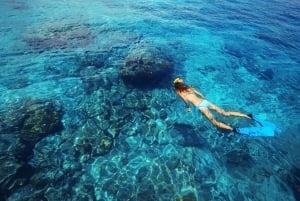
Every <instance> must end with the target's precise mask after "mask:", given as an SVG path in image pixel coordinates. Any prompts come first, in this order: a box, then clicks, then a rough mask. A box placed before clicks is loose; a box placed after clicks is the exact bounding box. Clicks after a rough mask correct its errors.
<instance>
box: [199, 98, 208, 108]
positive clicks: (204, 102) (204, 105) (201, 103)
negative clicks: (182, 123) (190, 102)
mask: <svg viewBox="0 0 300 201" xmlns="http://www.w3.org/2000/svg"><path fill="white" fill-rule="evenodd" d="M209 106H210V102H209V101H207V100H203V101H201V102H200V103H198V105H197V106H196V107H197V108H199V109H201V108H209Z"/></svg>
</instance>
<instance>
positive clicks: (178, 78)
mask: <svg viewBox="0 0 300 201" xmlns="http://www.w3.org/2000/svg"><path fill="white" fill-rule="evenodd" d="M180 79H181V78H180V77H177V78H176V79H175V80H174V81H173V84H176V83H177V82H178V81H179V80H180Z"/></svg>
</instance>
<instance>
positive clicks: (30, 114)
mask: <svg viewBox="0 0 300 201" xmlns="http://www.w3.org/2000/svg"><path fill="white" fill-rule="evenodd" d="M8 108H10V110H9V111H6V112H4V113H3V114H2V115H1V116H0V117H1V118H0V119H1V123H0V131H1V132H5V133H15V134H17V137H18V138H20V139H21V140H22V141H25V142H30V143H31V144H35V143H36V142H37V141H39V140H40V139H41V138H42V137H45V136H46V135H48V134H51V133H55V132H58V131H61V130H62V129H63V125H62V122H61V120H62V115H63V112H62V110H61V107H60V106H59V105H58V104H56V103H55V102H54V101H51V100H41V99H31V98H23V99H20V100H18V101H15V102H13V103H11V105H9V107H8Z"/></svg>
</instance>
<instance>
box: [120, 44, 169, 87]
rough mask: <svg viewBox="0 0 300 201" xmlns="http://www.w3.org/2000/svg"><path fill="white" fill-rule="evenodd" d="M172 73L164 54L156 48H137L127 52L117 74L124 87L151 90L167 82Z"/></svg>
mask: <svg viewBox="0 0 300 201" xmlns="http://www.w3.org/2000/svg"><path fill="white" fill-rule="evenodd" d="M172 72H173V65H172V62H171V60H170V58H168V56H167V55H166V53H164V52H162V51H161V50H160V49H159V48H157V47H144V46H137V47H135V48H134V49H132V50H131V51H130V52H129V54H128V56H127V57H126V59H125V65H124V66H123V67H122V68H121V69H120V71H119V74H120V76H121V78H122V80H123V81H124V83H125V84H126V85H133V86H135V87H150V88H152V87H153V86H159V84H161V83H162V82H163V81H166V80H168V81H169V79H170V75H171V74H172Z"/></svg>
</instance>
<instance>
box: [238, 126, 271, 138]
mask: <svg viewBox="0 0 300 201" xmlns="http://www.w3.org/2000/svg"><path fill="white" fill-rule="evenodd" d="M236 131H237V132H238V133H239V134H243V135H249V136H269V137H270V136H274V135H275V133H274V130H273V129H272V128H271V127H246V128H236Z"/></svg>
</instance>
